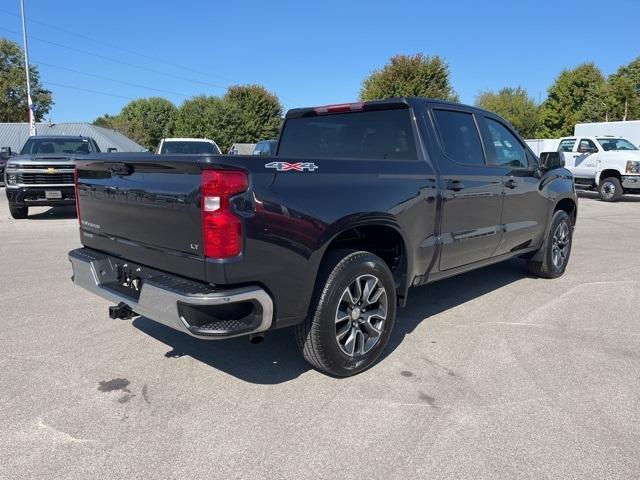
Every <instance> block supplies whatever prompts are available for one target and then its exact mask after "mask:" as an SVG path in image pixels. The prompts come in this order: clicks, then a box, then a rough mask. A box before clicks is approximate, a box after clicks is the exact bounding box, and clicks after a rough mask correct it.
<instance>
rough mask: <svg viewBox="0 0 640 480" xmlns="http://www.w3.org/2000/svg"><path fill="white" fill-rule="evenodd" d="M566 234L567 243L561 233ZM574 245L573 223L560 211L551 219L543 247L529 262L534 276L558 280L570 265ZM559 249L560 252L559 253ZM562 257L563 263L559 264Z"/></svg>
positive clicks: (530, 270)
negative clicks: (559, 258)
mask: <svg viewBox="0 0 640 480" xmlns="http://www.w3.org/2000/svg"><path fill="white" fill-rule="evenodd" d="M560 231H562V232H566V235H567V237H566V243H565V242H564V237H563V236H562V235H560V234H559V232H560ZM572 243H573V223H572V222H571V217H569V215H568V214H567V212H565V211H563V210H558V211H557V212H556V213H554V214H553V217H552V218H551V227H550V228H549V232H548V233H547V237H546V238H545V240H544V243H543V244H542V247H541V248H540V250H538V252H536V254H535V255H534V256H533V257H532V258H531V259H530V260H529V261H528V262H527V264H528V267H529V272H530V273H531V274H532V275H535V276H537V277H543V278H558V277H560V276H562V275H563V274H564V272H565V270H566V268H567V264H568V263H569V257H570V255H571V246H572ZM558 249H559V251H558ZM556 255H560V257H561V258H562V262H561V263H559V262H558V260H557V259H558V257H557V256H556Z"/></svg>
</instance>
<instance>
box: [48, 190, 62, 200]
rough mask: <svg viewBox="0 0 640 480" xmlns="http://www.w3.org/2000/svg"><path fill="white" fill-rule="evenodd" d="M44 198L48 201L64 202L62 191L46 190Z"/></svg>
mask: <svg viewBox="0 0 640 480" xmlns="http://www.w3.org/2000/svg"><path fill="white" fill-rule="evenodd" d="M44 198H46V199H47V200H62V192H61V191H60V190H45V191H44Z"/></svg>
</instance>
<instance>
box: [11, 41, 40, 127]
mask: <svg viewBox="0 0 640 480" xmlns="http://www.w3.org/2000/svg"><path fill="white" fill-rule="evenodd" d="M24 72H25V70H24V53H23V51H22V49H21V48H20V46H19V45H18V44H17V43H14V42H12V41H10V40H7V39H5V38H0V122H26V121H28V120H29V114H28V111H29V105H28V101H27V81H26V79H25V74H24ZM29 73H30V79H31V99H32V100H33V114H34V116H35V118H36V121H37V122H39V121H41V120H42V119H43V118H44V116H45V115H46V114H47V113H49V110H51V106H52V105H53V98H52V95H51V92H50V91H49V90H46V89H45V88H44V87H43V86H42V84H41V83H40V74H39V73H38V68H37V67H36V66H35V65H29Z"/></svg>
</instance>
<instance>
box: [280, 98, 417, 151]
mask: <svg viewBox="0 0 640 480" xmlns="http://www.w3.org/2000/svg"><path fill="white" fill-rule="evenodd" d="M278 156H282V157H299V158H305V157H307V158H355V159H360V158H362V159H380V160H382V159H390V160H416V159H417V158H418V156H417V153H416V144H415V140H414V136H413V130H412V124H411V118H410V116H409V110H408V109H401V110H375V111H371V112H358V113H342V114H333V115H321V116H316V117H306V118H291V119H289V120H287V123H286V124H285V127H284V130H283V132H282V138H281V139H280V148H279V150H278Z"/></svg>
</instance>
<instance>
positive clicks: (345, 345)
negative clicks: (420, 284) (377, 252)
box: [335, 274, 388, 357]
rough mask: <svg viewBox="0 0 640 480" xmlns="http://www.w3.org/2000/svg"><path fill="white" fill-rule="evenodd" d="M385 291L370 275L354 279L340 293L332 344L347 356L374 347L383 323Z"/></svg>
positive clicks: (360, 353)
mask: <svg viewBox="0 0 640 480" xmlns="http://www.w3.org/2000/svg"><path fill="white" fill-rule="evenodd" d="M387 307H388V300H387V291H386V290H385V288H384V285H383V284H382V282H381V281H380V280H379V279H378V278H377V277H375V276H374V275H370V274H366V275H360V276H358V277H357V278H356V279H355V280H353V282H351V283H350V284H349V286H347V288H345V289H344V291H343V292H342V295H341V297H340V301H339V302H338V307H337V309H336V315H335V326H336V341H337V342H338V346H339V347H340V350H342V352H343V353H344V354H346V355H348V356H350V357H358V356H362V355H365V354H366V353H367V352H369V351H370V350H371V349H372V348H373V347H375V346H376V345H377V344H378V341H379V340H380V336H381V335H382V332H383V330H384V324H385V321H386V320H387Z"/></svg>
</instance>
